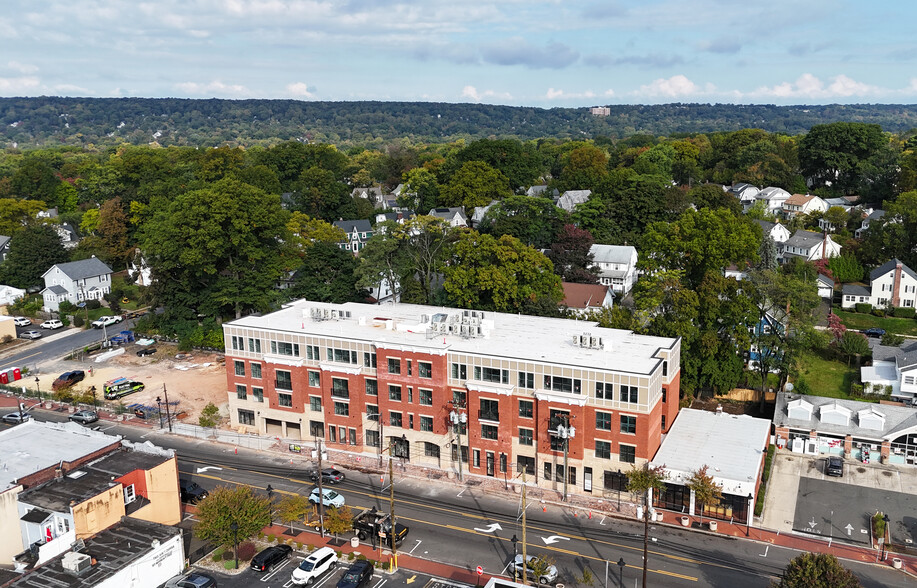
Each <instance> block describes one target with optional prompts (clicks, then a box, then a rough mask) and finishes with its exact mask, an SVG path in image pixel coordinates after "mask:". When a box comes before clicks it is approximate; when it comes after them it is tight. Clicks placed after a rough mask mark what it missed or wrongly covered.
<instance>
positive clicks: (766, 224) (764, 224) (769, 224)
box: [753, 218, 777, 235]
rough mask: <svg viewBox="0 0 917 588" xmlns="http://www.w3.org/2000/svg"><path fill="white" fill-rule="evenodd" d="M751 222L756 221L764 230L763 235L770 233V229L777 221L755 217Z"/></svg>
mask: <svg viewBox="0 0 917 588" xmlns="http://www.w3.org/2000/svg"><path fill="white" fill-rule="evenodd" d="M753 222H755V223H757V224H758V226H759V227H761V228H762V229H763V230H764V234H765V235H767V234H768V233H770V232H771V230H772V229H773V228H774V227H776V226H777V223H772V222H770V221H766V220H762V219H760V218H756V219H755V220H754V221H753Z"/></svg>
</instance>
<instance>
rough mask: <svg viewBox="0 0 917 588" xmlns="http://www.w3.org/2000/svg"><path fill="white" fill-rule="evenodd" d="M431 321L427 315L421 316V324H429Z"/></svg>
mask: <svg viewBox="0 0 917 588" xmlns="http://www.w3.org/2000/svg"><path fill="white" fill-rule="evenodd" d="M429 321H430V317H429V316H428V315H426V314H422V315H420V323H421V324H423V323H426V322H429Z"/></svg>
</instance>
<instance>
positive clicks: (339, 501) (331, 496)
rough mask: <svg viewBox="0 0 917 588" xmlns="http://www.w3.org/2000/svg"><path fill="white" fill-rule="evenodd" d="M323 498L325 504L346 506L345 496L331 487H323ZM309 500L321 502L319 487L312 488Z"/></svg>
mask: <svg viewBox="0 0 917 588" xmlns="http://www.w3.org/2000/svg"><path fill="white" fill-rule="evenodd" d="M321 494H322V498H321V502H322V504H324V505H325V506H333V507H334V508H341V507H342V506H344V497H343V496H341V495H340V494H338V493H337V492H335V491H334V490H331V489H330V488H322V492H321ZM309 502H311V503H312V504H318V503H319V492H318V488H315V489H313V490H312V493H311V494H310V495H309Z"/></svg>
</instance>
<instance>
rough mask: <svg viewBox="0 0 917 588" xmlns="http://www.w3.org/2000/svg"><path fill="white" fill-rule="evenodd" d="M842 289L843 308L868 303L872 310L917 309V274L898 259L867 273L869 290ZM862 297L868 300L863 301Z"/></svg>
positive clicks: (863, 288)
mask: <svg viewBox="0 0 917 588" xmlns="http://www.w3.org/2000/svg"><path fill="white" fill-rule="evenodd" d="M860 288H862V290H854V289H853V288H850V289H848V288H846V286H845V289H844V295H843V298H842V299H841V306H842V307H843V308H852V307H853V306H854V305H855V304H857V303H858V302H868V303H869V304H872V305H873V307H874V308H896V307H904V308H915V307H917V273H915V272H914V270H912V269H911V268H909V267H908V266H906V265H904V263H903V262H901V260H899V259H891V260H889V261H886V262H885V263H883V264H882V265H881V266H879V267H877V268H876V269H874V270H872V271H871V272H869V288H868V289H867V288H866V287H864V286H860ZM864 295H868V298H867V299H865V300H863V298H864Z"/></svg>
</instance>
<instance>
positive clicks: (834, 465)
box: [825, 456, 844, 478]
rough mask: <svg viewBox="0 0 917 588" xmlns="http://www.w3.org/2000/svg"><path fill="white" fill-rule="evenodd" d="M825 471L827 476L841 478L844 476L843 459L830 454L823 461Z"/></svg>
mask: <svg viewBox="0 0 917 588" xmlns="http://www.w3.org/2000/svg"><path fill="white" fill-rule="evenodd" d="M825 473H826V474H828V475H829V476H836V477H839V478H842V477H843V476H844V460H843V459H841V458H839V457H837V456H831V457H829V458H828V459H827V460H826V461H825Z"/></svg>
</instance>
